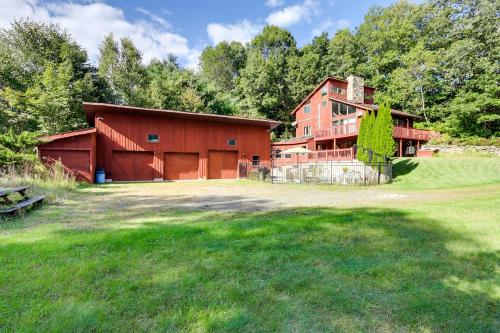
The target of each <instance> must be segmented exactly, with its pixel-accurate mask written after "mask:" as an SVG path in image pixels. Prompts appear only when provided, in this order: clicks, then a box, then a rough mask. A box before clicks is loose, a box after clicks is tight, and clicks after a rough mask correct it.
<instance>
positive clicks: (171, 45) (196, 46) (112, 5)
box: [0, 0, 395, 67]
mask: <svg viewBox="0 0 500 333" xmlns="http://www.w3.org/2000/svg"><path fill="white" fill-rule="evenodd" d="M394 1H395V0H239V1H238V0H232V1H231V0H213V1H210V0H189V1H186V0H183V1H177V0H169V1H158V0H143V1H140V0H125V1H119V0H107V1H89V0H81V1H78V0H0V28H5V27H8V26H9V24H10V23H11V22H12V21H13V20H14V19H15V18H21V17H30V18H32V19H35V20H39V21H44V22H54V23H58V24H60V25H61V26H62V27H63V28H65V29H67V30H68V32H69V33H70V34H71V35H72V36H73V38H74V39H75V40H76V41H77V42H78V43H80V44H81V45H82V46H83V47H84V48H85V49H86V50H87V52H88V54H89V58H90V60H91V61H92V62H95V61H96V58H97V54H98V45H99V43H100V42H101V41H102V39H103V37H104V36H105V35H106V34H108V33H113V34H114V35H115V36H117V37H123V36H128V37H130V38H132V39H133V41H134V42H135V44H136V45H137V46H138V48H139V49H140V50H141V52H142V53H143V56H144V61H145V62H147V61H149V60H150V59H151V58H155V57H156V58H160V57H165V56H166V55H167V54H168V53H173V54H175V55H176V56H177V57H178V58H179V61H180V63H181V64H183V65H185V66H188V67H195V66H196V64H197V59H198V56H199V54H200V52H201V50H203V48H204V47H206V46H207V45H214V44H215V43H217V42H219V41H221V40H237V41H240V42H243V43H245V42H248V41H249V40H250V39H251V38H252V37H253V36H255V35H256V34H257V33H259V31H261V29H262V27H263V26H264V25H266V24H275V25H279V26H281V27H284V28H286V29H289V30H290V31H291V32H292V33H293V35H294V36H295V38H296V39H297V42H298V44H299V45H300V46H301V45H303V44H305V43H307V42H309V41H310V40H311V39H312V37H313V36H314V35H316V34H318V33H320V32H321V31H326V32H328V33H330V34H333V33H334V32H335V31H336V30H338V29H339V28H344V27H347V28H350V29H354V28H355V27H356V26H358V25H359V24H360V23H361V22H362V21H363V17H364V15H365V14H366V12H367V11H368V9H369V8H370V7H371V6H374V5H382V6H387V5H389V4H391V3H393V2H394Z"/></svg>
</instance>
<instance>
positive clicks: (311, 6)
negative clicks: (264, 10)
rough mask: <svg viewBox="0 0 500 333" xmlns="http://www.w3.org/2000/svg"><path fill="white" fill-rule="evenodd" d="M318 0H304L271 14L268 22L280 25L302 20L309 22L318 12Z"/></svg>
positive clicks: (283, 25) (285, 25)
mask: <svg viewBox="0 0 500 333" xmlns="http://www.w3.org/2000/svg"><path fill="white" fill-rule="evenodd" d="M318 9H319V3H318V1H317V0H304V2H302V3H300V4H296V5H293V6H288V7H285V8H283V9H280V10H277V11H274V12H272V13H271V14H269V16H268V17H267V18H266V22H267V23H269V24H273V25H277V26H280V27H289V26H291V25H294V24H297V23H299V22H302V21H307V22H309V21H310V20H311V17H312V16H314V15H316V14H317V13H318Z"/></svg>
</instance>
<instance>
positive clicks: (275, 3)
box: [266, 0, 285, 7]
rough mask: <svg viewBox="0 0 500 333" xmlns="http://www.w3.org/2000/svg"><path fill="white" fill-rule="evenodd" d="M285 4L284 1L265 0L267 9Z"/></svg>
mask: <svg viewBox="0 0 500 333" xmlns="http://www.w3.org/2000/svg"><path fill="white" fill-rule="evenodd" d="M284 4H285V1H284V0H267V1H266V6H268V7H279V6H283V5H284Z"/></svg>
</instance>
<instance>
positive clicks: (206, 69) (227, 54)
mask: <svg viewBox="0 0 500 333" xmlns="http://www.w3.org/2000/svg"><path fill="white" fill-rule="evenodd" d="M245 62H246V49H245V47H244V46H243V45H242V44H241V43H238V42H221V43H219V44H217V45H216V46H208V47H206V48H205V49H204V50H203V52H202V53H201V56H200V67H201V75H202V77H203V78H204V79H205V80H206V81H207V82H211V83H212V84H213V85H214V87H215V88H216V89H217V90H219V91H220V92H226V93H227V92H231V91H232V90H233V89H234V87H235V82H236V79H237V78H238V77H239V76H240V72H241V70H242V69H243V67H244V66H245Z"/></svg>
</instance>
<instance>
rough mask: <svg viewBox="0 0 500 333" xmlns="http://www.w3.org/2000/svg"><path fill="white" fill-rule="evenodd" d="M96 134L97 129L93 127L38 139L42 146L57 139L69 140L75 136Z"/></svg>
mask: <svg viewBox="0 0 500 333" xmlns="http://www.w3.org/2000/svg"><path fill="white" fill-rule="evenodd" d="M96 132H97V129H96V128H95V127H90V128H84V129H81V130H76V131H71V132H64V133H58V134H54V135H46V136H42V137H41V138H39V140H40V141H41V144H44V143H49V142H52V141H55V140H59V139H65V138H71V137H75V136H79V135H87V134H92V133H96Z"/></svg>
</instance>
